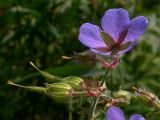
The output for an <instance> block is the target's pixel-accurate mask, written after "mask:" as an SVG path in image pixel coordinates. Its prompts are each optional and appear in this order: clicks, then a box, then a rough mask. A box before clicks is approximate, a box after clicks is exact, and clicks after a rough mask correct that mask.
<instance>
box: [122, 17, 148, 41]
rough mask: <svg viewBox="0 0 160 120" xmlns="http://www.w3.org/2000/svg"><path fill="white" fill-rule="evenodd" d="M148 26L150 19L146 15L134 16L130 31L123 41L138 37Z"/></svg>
mask: <svg viewBox="0 0 160 120" xmlns="http://www.w3.org/2000/svg"><path fill="white" fill-rule="evenodd" d="M147 26H148V20H147V18H146V17H144V16H139V17H136V18H134V19H133V20H132V21H131V24H130V26H129V28H128V33H127V35H126V37H125V40H124V41H123V43H125V42H128V41H131V40H132V41H133V40H136V39H138V38H139V37H140V36H141V35H142V34H143V33H144V31H145V30H146V28H147Z"/></svg>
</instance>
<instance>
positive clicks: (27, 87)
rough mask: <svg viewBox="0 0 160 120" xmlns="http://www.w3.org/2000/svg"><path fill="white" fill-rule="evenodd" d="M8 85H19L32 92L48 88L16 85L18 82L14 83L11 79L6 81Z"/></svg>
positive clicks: (43, 91)
mask: <svg viewBox="0 0 160 120" xmlns="http://www.w3.org/2000/svg"><path fill="white" fill-rule="evenodd" d="M7 83H8V84H9V85H13V86H16V87H21V88H25V89H27V90H30V91H33V92H37V93H46V90H47V89H48V88H46V87H37V86H22V85H18V84H15V83H13V82H11V81H8V82H7Z"/></svg>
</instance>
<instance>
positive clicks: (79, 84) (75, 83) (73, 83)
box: [62, 76, 84, 90]
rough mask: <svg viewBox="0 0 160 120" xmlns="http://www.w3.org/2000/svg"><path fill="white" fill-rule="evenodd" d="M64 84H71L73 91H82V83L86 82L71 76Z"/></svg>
mask: <svg viewBox="0 0 160 120" xmlns="http://www.w3.org/2000/svg"><path fill="white" fill-rule="evenodd" d="M62 80H63V82H65V83H67V84H69V85H70V86H71V87H72V88H73V89H75V90H80V89H81V87H82V83H83V82H84V81H83V79H82V78H80V77H76V76H69V77H65V78H63V79H62Z"/></svg>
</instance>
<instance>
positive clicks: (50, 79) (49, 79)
mask: <svg viewBox="0 0 160 120" xmlns="http://www.w3.org/2000/svg"><path fill="white" fill-rule="evenodd" d="M29 63H30V65H31V66H32V67H34V68H35V69H36V70H38V71H39V72H40V73H41V74H42V76H44V77H45V78H46V80H47V82H55V81H56V80H61V79H60V78H58V77H57V76H54V75H52V74H50V73H47V72H45V71H41V70H40V69H39V68H37V67H36V66H35V65H34V64H33V62H31V61H30V62H29Z"/></svg>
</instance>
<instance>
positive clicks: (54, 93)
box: [46, 83, 73, 102]
mask: <svg viewBox="0 0 160 120" xmlns="http://www.w3.org/2000/svg"><path fill="white" fill-rule="evenodd" d="M46 86H47V88H48V89H47V90H46V93H47V95H48V96H49V97H50V98H52V99H53V100H54V101H57V102H67V101H69V100H70V97H71V96H72V92H73V90H72V87H71V86H70V85H68V84H66V83H52V84H46Z"/></svg>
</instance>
